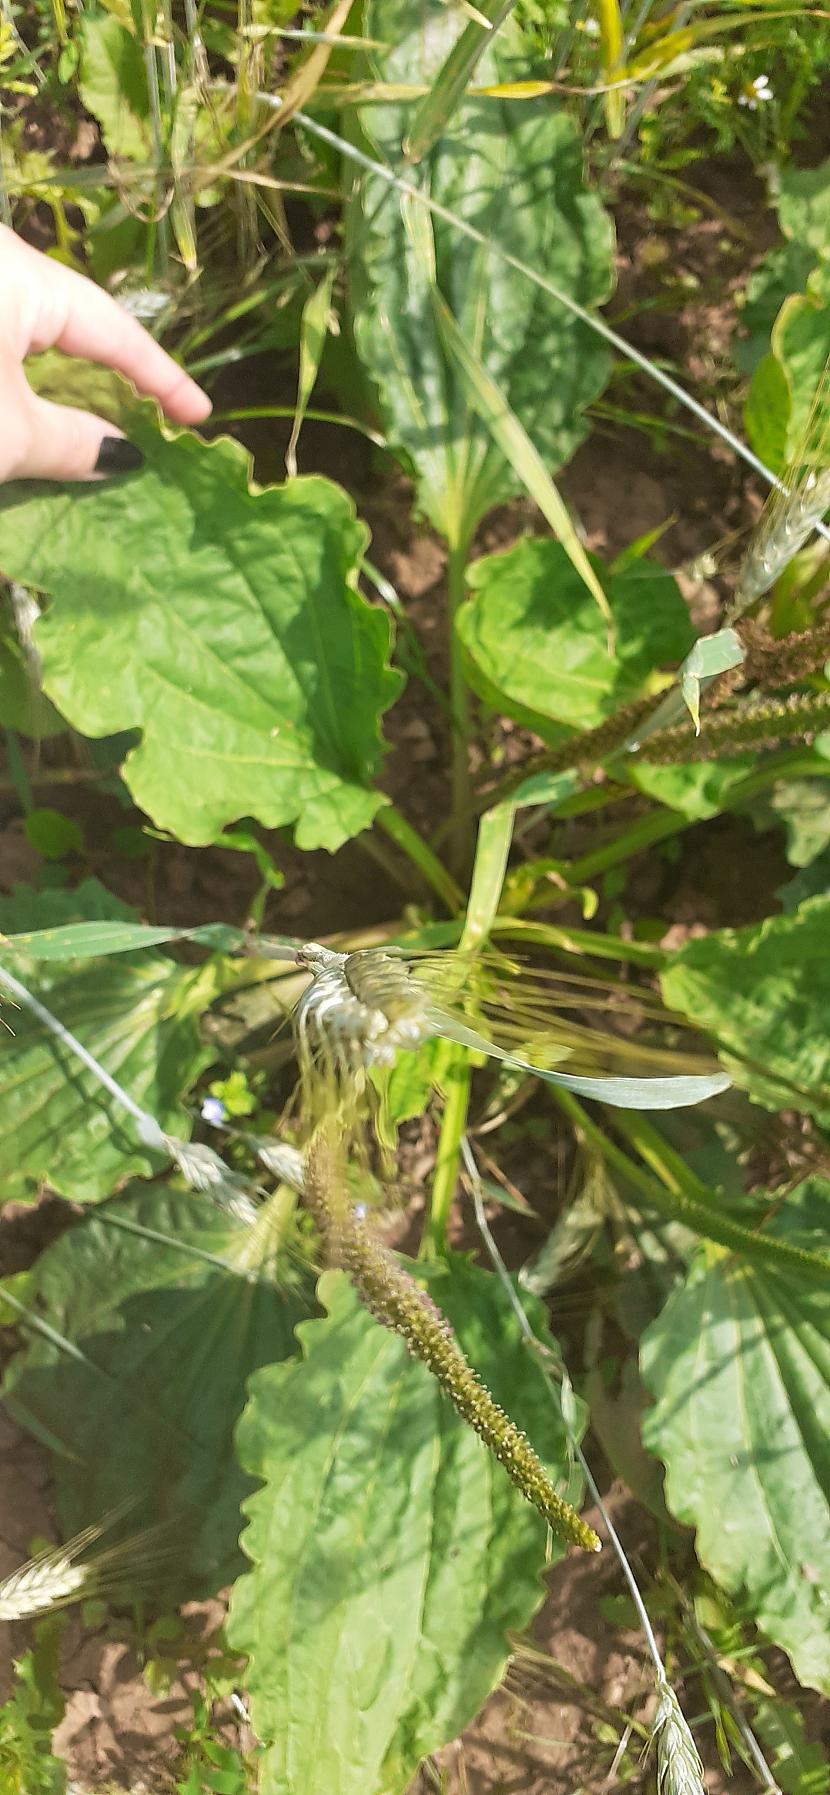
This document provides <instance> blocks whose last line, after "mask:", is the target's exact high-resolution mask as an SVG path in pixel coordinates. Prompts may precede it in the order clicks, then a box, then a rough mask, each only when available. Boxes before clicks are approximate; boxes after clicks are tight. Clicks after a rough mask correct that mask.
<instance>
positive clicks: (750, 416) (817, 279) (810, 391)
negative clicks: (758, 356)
mask: <svg viewBox="0 0 830 1795" xmlns="http://www.w3.org/2000/svg"><path fill="white" fill-rule="evenodd" d="M828 357H830V262H820V263H819V265H818V267H817V268H816V269H815V270H814V271H813V273H812V274H811V275H810V277H809V279H808V281H807V287H806V291H805V292H804V293H793V294H791V295H790V297H789V298H788V299H785V301H784V304H783V305H782V307H781V310H780V312H779V314H778V317H777V318H776V320H775V324H774V326H773V331H772V349H771V353H770V355H768V356H765V357H764V359H763V361H761V362H760V363H759V365H758V367H757V368H756V370H755V373H754V375H753V377H752V383H751V385H750V389H749V394H748V397H747V403H746V413H745V422H746V427H747V432H748V435H749V438H750V441H751V443H752V446H753V448H755V449H756V451H757V452H758V453H759V454H761V455H767V456H768V457H771V458H772V468H773V472H775V473H783V472H784V470H785V468H786V466H787V464H788V463H789V462H790V461H791V460H792V459H793V458H794V457H796V456H797V454H798V453H799V445H800V443H801V441H802V438H803V436H804V432H805V429H806V428H807V424H808V420H809V418H810V414H811V409H812V406H813V402H814V400H815V396H816V391H817V388H818V385H819V382H820V380H821V378H822V375H823V373H824V370H825V368H826V365H827V361H828ZM819 428H820V426H819ZM813 434H814V436H816V435H817V434H818V432H817V431H815V430H814V432H813ZM827 456H828V450H827V445H826V444H825V447H824V454H823V459H822V465H825V466H826V464H827Z"/></svg>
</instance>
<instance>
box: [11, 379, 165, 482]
mask: <svg viewBox="0 0 830 1795" xmlns="http://www.w3.org/2000/svg"><path fill="white" fill-rule="evenodd" d="M14 384H15V386H16V387H17V391H16V393H15V394H14V402H13V404H10V405H9V412H10V414H11V415H8V416H7V420H6V421H7V430H6V433H5V434H6V440H5V442H4V443H3V444H2V447H0V479H7V480H8V479H29V480H93V479H95V478H96V477H99V478H100V477H105V476H106V475H110V474H128V473H135V472H136V470H137V469H138V468H140V467H141V466H142V464H143V461H144V457H143V455H142V453H141V450H140V449H137V448H136V447H135V445H134V443H131V442H130V441H129V440H128V439H127V437H125V436H123V435H122V434H121V431H120V430H117V429H115V427H114V426H113V425H112V424H108V423H106V422H105V420H104V419H103V418H96V417H94V416H93V415H92V414H91V413H90V412H87V411H77V410H76V409H75V408H74V406H69V405H54V404H52V403H51V402H50V401H49V400H47V399H41V398H39V396H38V395H37V394H36V393H33V392H32V389H31V387H30V386H29V385H28V383H27V382H26V380H25V379H23V378H22V376H21V379H20V384H19V385H18V383H17V381H15V383H14ZM9 398H11V395H9Z"/></svg>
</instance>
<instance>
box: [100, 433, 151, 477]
mask: <svg viewBox="0 0 830 1795" xmlns="http://www.w3.org/2000/svg"><path fill="white" fill-rule="evenodd" d="M143 466H144V456H143V455H142V453H141V450H140V449H137V448H136V446H135V443H131V442H128V441H127V438H126V436H105V437H102V439H101V447H100V449H99V450H98V460H97V461H96V463H95V472H96V474H134V473H136V472H137V471H138V469H139V468H140V467H143Z"/></svg>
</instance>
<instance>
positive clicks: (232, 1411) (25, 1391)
mask: <svg viewBox="0 0 830 1795" xmlns="http://www.w3.org/2000/svg"><path fill="white" fill-rule="evenodd" d="M252 1240H253V1236H252V1231H251V1228H250V1226H249V1225H248V1224H245V1223H243V1222H241V1221H238V1220H236V1219H235V1218H234V1217H233V1216H232V1215H229V1214H228V1213H227V1212H225V1211H222V1210H219V1209H217V1208H216V1207H215V1206H214V1204H213V1203H211V1202H210V1201H209V1199H208V1198H207V1197H199V1196H196V1195H194V1193H193V1192H191V1191H183V1190H172V1189H169V1188H168V1187H167V1186H165V1185H153V1186H152V1187H150V1188H148V1187H146V1186H144V1187H142V1186H140V1185H137V1186H131V1187H130V1189H129V1190H128V1191H126V1192H125V1194H124V1195H123V1196H122V1197H119V1198H118V1199H116V1200H114V1201H113V1202H110V1203H106V1204H103V1205H102V1206H101V1208H100V1209H96V1210H94V1211H93V1212H92V1213H91V1214H90V1215H89V1216H88V1217H85V1218H84V1220H83V1221H82V1222H81V1223H80V1224H79V1226H77V1227H75V1228H73V1229H72V1230H71V1231H70V1232H69V1233H68V1234H65V1235H63V1236H62V1238H61V1239H60V1240H58V1241H57V1242H55V1244H54V1245H53V1246H51V1247H49V1248H48V1250H47V1251H46V1252H45V1253H44V1254H43V1255H42V1257H41V1259H40V1260H39V1261H38V1263H37V1265H36V1267H35V1270H34V1272H33V1274H32V1277H33V1297H32V1302H33V1308H34V1309H35V1312H42V1313H44V1314H45V1315H46V1316H47V1317H48V1319H49V1322H50V1324H51V1327H52V1328H53V1329H54V1330H56V1332H57V1333H58V1334H60V1335H63V1336H64V1338H65V1339H66V1341H67V1342H68V1343H69V1346H70V1348H71V1349H72V1353H70V1352H67V1351H61V1350H60V1349H59V1347H57V1346H56V1345H54V1344H52V1343H51V1342H50V1341H49V1340H46V1339H44V1338H43V1337H42V1336H40V1335H37V1334H35V1335H33V1336H32V1339H31V1343H30V1344H29V1345H28V1346H27V1347H26V1348H25V1349H24V1350H23V1351H22V1352H19V1353H18V1354H17V1356H16V1357H15V1358H14V1359H13V1360H12V1362H11V1364H10V1366H9V1367H8V1370H7V1372H6V1387H5V1396H6V1401H7V1404H8V1406H9V1408H10V1409H11V1411H12V1413H13V1414H15V1415H16V1416H17V1418H18V1420H20V1421H22V1422H23V1423H24V1425H25V1426H27V1427H29V1428H30V1429H31V1430H32V1431H33V1432H34V1433H36V1434H37V1435H38V1436H39V1437H40V1438H41V1439H45V1440H46V1442H47V1444H50V1445H51V1446H52V1447H53V1448H54V1449H55V1453H56V1457H55V1472H56V1477H57V1484H58V1498H59V1504H60V1510H61V1519H62V1522H63V1524H64V1527H65V1529H66V1532H67V1534H72V1533H75V1532H76V1531H78V1530H79V1529H81V1528H83V1527H85V1526H88V1525H90V1524H92V1523H93V1522H96V1521H99V1520H100V1519H101V1518H102V1517H103V1516H104V1515H106V1514H109V1513H111V1512H112V1511H113V1510H115V1509H119V1508H120V1507H121V1506H122V1505H123V1504H129V1505H130V1506H129V1508H128V1511H127V1513H126V1515H125V1520H124V1526H125V1530H126V1531H127V1532H128V1533H129V1534H131V1535H133V1534H135V1533H136V1532H138V1531H140V1530H141V1529H142V1528H143V1527H155V1526H156V1525H158V1524H159V1523H167V1526H166V1528H165V1531H164V1532H163V1533H161V1534H160V1535H159V1537H158V1540H157V1542H156V1541H150V1542H148V1548H149V1556H150V1565H151V1568H152V1565H153V1549H154V1546H155V1544H156V1543H157V1544H158V1547H159V1551H160V1554H161V1562H160V1563H159V1564H157V1565H156V1567H155V1573H154V1576H153V1587H154V1588H155V1589H156V1590H158V1589H159V1587H161V1588H163V1589H164V1590H165V1592H166V1593H167V1594H168V1595H171V1594H177V1595H179V1596H180V1597H181V1596H183V1595H195V1594H197V1593H204V1592H206V1591H207V1592H210V1591H214V1590H216V1589H218V1588H220V1586H221V1585H222V1583H224V1582H226V1581H227V1580H228V1579H229V1578H230V1577H233V1576H234V1575H235V1574H236V1573H237V1571H238V1570H239V1569H240V1568H241V1564H242V1559H241V1555H240V1553H239V1550H238V1546H237V1538H238V1534H239V1504H240V1501H241V1499H242V1497H243V1496H244V1495H245V1494H247V1492H248V1491H249V1490H250V1489H251V1488H252V1483H251V1479H250V1478H249V1477H247V1476H246V1475H245V1474H244V1472H242V1471H241V1470H240V1469H239V1466H238V1464H237V1461H236V1455H235V1453H234V1448H233V1429H234V1426H235V1423H236V1420H237V1417H238V1415H239V1413H240V1411H241V1409H242V1406H243V1403H244V1400H245V1385H246V1380H247V1378H248V1376H249V1374H250V1372H251V1371H253V1370H256V1369H257V1368H258V1367H259V1366H260V1365H265V1364H271V1363H273V1361H274V1360H276V1359H283V1358H285V1357H286V1356H287V1355H288V1354H290V1353H291V1352H293V1350H294V1340H293V1329H294V1326H295V1323H296V1322H297V1321H298V1320H299V1318H300V1316H301V1315H304V1314H308V1311H309V1307H310V1305H311V1293H310V1290H305V1291H303V1289H302V1288H301V1287H300V1286H299V1285H298V1283H297V1281H296V1279H295V1280H294V1283H293V1285H292V1284H288V1285H287V1286H286V1287H284V1288H280V1285H279V1283H278V1282H277V1272H278V1268H279V1260H278V1258H277V1256H276V1254H274V1257H273V1259H272V1260H271V1261H270V1262H269V1260H268V1259H267V1258H266V1259H265V1262H264V1263H263V1262H262V1259H261V1255H260V1257H259V1258H258V1257H257V1255H256V1253H255V1252H254V1251H253V1249H252ZM271 1240H272V1251H273V1236H272V1237H271ZM73 1353H74V1355H76V1356H73Z"/></svg>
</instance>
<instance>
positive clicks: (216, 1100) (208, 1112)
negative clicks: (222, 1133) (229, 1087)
mask: <svg viewBox="0 0 830 1795" xmlns="http://www.w3.org/2000/svg"><path fill="white" fill-rule="evenodd" d="M227 1113H228V1112H227V1110H226V1108H225V1105H224V1103H223V1102H222V1099H221V1097H206V1098H205V1100H204V1103H203V1104H202V1110H201V1115H202V1121H203V1122H209V1123H210V1125H211V1127H212V1128H221V1126H222V1123H223V1122H224V1120H225V1117H226V1115H227Z"/></svg>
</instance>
